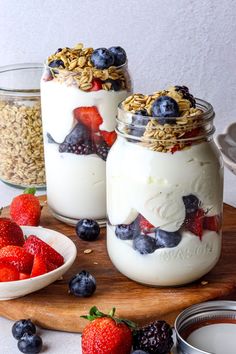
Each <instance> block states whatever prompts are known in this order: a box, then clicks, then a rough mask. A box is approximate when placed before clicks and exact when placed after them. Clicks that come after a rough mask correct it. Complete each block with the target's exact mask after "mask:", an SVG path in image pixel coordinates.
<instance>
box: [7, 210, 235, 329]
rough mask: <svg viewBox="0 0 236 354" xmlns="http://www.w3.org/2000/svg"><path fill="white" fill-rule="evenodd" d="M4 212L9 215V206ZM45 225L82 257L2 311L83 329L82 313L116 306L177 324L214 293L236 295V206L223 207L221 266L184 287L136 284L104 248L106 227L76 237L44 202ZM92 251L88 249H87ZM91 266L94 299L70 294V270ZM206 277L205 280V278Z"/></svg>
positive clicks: (134, 316)
mask: <svg viewBox="0 0 236 354" xmlns="http://www.w3.org/2000/svg"><path fill="white" fill-rule="evenodd" d="M3 215H8V209H7V208H6V209H5V210H4V212H3ZM41 225H42V226H44V227H47V228H51V229H54V230H57V231H59V232H62V233H64V234H65V235H67V236H68V237H70V238H71V239H72V240H73V241H74V242H75V244H76V245H77V249H78V256H77V259H76V261H75V263H74V264H73V266H72V267H71V269H70V270H69V271H68V272H67V274H66V275H65V276H64V278H63V279H62V280H58V281H56V282H55V283H54V284H51V285H50V286H48V287H46V288H44V289H42V290H40V291H37V292H35V293H33V294H30V295H27V296H25V297H22V298H19V299H16V300H9V301H0V315H1V316H4V317H7V318H10V319H13V320H17V319H20V318H31V319H33V320H34V321H35V322H36V323H38V324H39V325H41V326H42V327H45V328H50V329H57V330H62V331H70V332H81V331H82V330H83V328H84V326H85V324H86V322H87V321H86V320H84V319H82V318H80V316H81V315H83V314H86V313H87V312H88V310H89V309H90V307H92V306H93V305H97V306H98V307H99V309H101V310H102V311H108V310H110V309H111V308H112V307H116V308H117V313H118V314H119V315H120V316H122V317H124V318H129V319H131V320H133V321H135V322H137V323H138V324H140V325H142V324H145V323H148V322H150V321H152V320H154V319H165V320H167V321H169V322H171V323H173V321H174V319H175V317H176V315H177V314H178V313H179V312H180V311H181V310H183V309H184V308H186V307H188V306H190V305H192V304H195V303H199V302H202V301H207V300H212V299H216V298H228V299H229V298H231V299H233V298H235V299H236V297H235V294H234V291H235V289H236V257H235V252H236V209H235V208H232V207H230V206H228V205H225V206H224V227H223V251H222V256H221V259H220V261H219V263H218V264H217V266H216V267H215V268H214V269H213V270H212V271H211V272H210V273H208V274H207V275H206V276H205V277H204V278H202V279H200V280H199V281H197V282H195V283H192V284H190V285H187V286H183V287H176V288H171V287H166V288H153V287H147V286H143V285H140V284H137V283H135V282H133V281H131V280H129V279H127V278H126V277H124V276H123V275H121V274H120V273H119V272H118V271H117V270H116V269H115V268H114V267H113V265H112V263H111V261H110V260H109V258H108V255H107V252H106V242H105V233H106V232H105V231H106V230H105V229H103V230H102V232H101V237H100V238H99V240H97V241H95V242H92V243H91V242H90V243H89V242H84V241H81V240H80V239H78V237H77V236H76V234H75V230H74V228H73V227H71V226H68V225H66V224H63V223H61V222H60V221H58V220H56V219H55V218H53V217H52V216H51V215H50V212H49V211H48V208H47V206H46V205H45V206H44V208H43V212H42V218H41ZM86 249H92V250H93V252H92V253H90V254H85V253H84V250H86ZM81 270H87V271H89V272H91V273H92V274H93V275H94V276H95V278H96V280H97V290H96V293H95V294H94V295H93V296H92V297H90V298H77V297H75V296H73V295H70V294H69V293H68V280H69V279H70V277H71V276H72V275H74V274H75V273H77V272H79V271H81ZM203 280H204V281H205V282H207V283H204V284H205V285H203V284H202V283H201V282H202V281H203Z"/></svg>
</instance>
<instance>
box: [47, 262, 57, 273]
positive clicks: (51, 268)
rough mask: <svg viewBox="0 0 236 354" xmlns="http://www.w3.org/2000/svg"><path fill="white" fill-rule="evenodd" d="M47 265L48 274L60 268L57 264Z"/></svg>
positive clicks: (48, 263)
mask: <svg viewBox="0 0 236 354" xmlns="http://www.w3.org/2000/svg"><path fill="white" fill-rule="evenodd" d="M46 265H47V271H48V272H51V271H52V270H54V269H57V268H58V266H57V265H56V264H54V263H50V262H47V263H46Z"/></svg>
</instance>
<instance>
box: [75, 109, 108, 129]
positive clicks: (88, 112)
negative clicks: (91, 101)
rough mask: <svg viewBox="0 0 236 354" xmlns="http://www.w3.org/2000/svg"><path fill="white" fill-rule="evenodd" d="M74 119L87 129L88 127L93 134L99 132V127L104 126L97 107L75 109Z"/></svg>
mask: <svg viewBox="0 0 236 354" xmlns="http://www.w3.org/2000/svg"><path fill="white" fill-rule="evenodd" d="M74 117H75V118H76V119H77V120H78V121H79V122H80V123H82V124H84V125H85V126H86V127H88V128H89V129H90V130H91V132H98V130H99V126H100V125H101V124H102V122H103V120H102V117H101V116H100V114H99V112H98V110H97V107H95V106H92V107H78V108H75V109H74Z"/></svg>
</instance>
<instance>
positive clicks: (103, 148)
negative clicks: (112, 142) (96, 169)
mask: <svg viewBox="0 0 236 354" xmlns="http://www.w3.org/2000/svg"><path fill="white" fill-rule="evenodd" d="M109 150H110V147H109V146H108V145H107V143H105V141H104V142H102V143H100V144H98V145H97V147H96V154H97V155H98V156H99V157H101V159H103V160H104V161H106V159H107V155H108V152H109Z"/></svg>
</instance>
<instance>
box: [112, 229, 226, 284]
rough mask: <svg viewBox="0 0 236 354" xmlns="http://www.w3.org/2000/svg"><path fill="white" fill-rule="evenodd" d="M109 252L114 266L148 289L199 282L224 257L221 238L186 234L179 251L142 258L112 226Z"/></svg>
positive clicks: (162, 251) (159, 251)
mask: <svg viewBox="0 0 236 354" xmlns="http://www.w3.org/2000/svg"><path fill="white" fill-rule="evenodd" d="M147 237H148V236H147ZM107 249H108V254H109V256H110V258H111V261H112V262H113V264H114V265H115V266H116V268H117V269H118V270H119V271H120V272H121V273H123V274H124V275H126V276H127V277H128V278H130V279H132V280H135V281H137V282H140V283H145V284H148V285H158V286H176V285H183V284H187V283H189V282H192V281H194V280H197V279H199V278H200V277H202V276H203V275H204V274H206V273H207V272H209V271H210V270H211V269H212V268H213V267H214V266H215V264H216V263H217V261H218V259H219V257H220V251H221V236H220V235H219V234H217V233H216V232H213V231H204V233H203V237H202V240H200V239H199V237H197V236H196V235H194V234H192V233H191V232H189V231H184V232H182V240H181V242H180V243H179V244H178V245H177V246H176V247H173V248H161V249H157V250H156V251H155V252H153V253H151V254H146V255H142V254H140V253H139V252H138V251H136V250H134V249H133V247H132V240H120V239H118V238H117V237H116V235H115V227H113V226H110V225H108V227H107Z"/></svg>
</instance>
